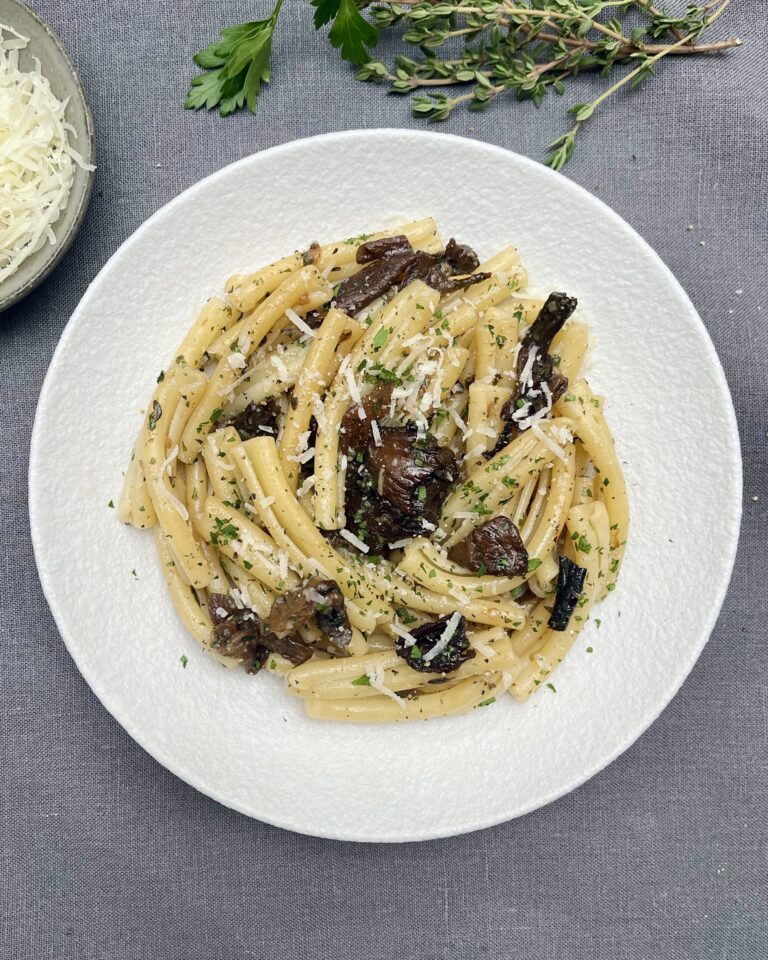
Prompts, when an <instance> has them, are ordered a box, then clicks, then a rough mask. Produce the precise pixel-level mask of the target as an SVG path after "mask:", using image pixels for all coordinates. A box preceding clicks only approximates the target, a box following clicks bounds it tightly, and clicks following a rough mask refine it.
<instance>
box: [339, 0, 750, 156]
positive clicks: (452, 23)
mask: <svg viewBox="0 0 768 960" xmlns="http://www.w3.org/2000/svg"><path fill="white" fill-rule="evenodd" d="M730 2H731V0H720V2H719V3H717V4H716V3H707V4H704V5H696V4H689V5H688V7H687V8H686V10H685V12H684V13H683V14H682V15H679V16H672V15H669V14H667V13H665V12H663V11H661V10H659V9H658V8H656V7H655V6H653V4H652V3H650V2H648V0H603V2H600V0H595V2H592V0H438V2H434V0H397V2H385V3H377V4H375V5H372V6H371V7H370V16H371V18H372V20H373V22H374V23H375V24H376V25H377V27H378V28H379V30H380V31H382V30H386V29H390V28H395V27H404V28H405V29H404V30H403V32H402V40H403V41H405V42H406V43H409V44H412V45H414V46H416V47H417V48H418V50H419V51H420V53H421V56H420V57H419V58H418V59H415V58H413V57H409V56H406V55H404V54H399V55H397V56H396V57H395V58H394V62H393V65H392V67H391V68H390V67H388V66H387V65H386V64H385V63H384V62H383V61H381V60H370V61H368V62H367V63H365V64H364V65H363V66H362V67H361V69H360V70H359V71H358V73H357V77H358V79H359V80H368V81H373V82H377V83H387V84H389V88H390V91H391V92H392V93H398V94H413V96H412V99H411V109H412V111H413V113H414V114H415V115H416V116H420V117H422V118H423V119H426V120H429V121H440V120H445V119H446V118H447V117H449V116H450V115H451V113H452V112H453V110H454V109H455V108H456V107H458V106H459V105H461V104H465V105H466V106H467V108H468V109H469V110H474V111H478V110H485V109H487V108H488V107H489V106H490V105H491V103H492V102H493V101H494V100H495V99H496V98H497V97H499V96H502V95H504V94H507V93H511V94H513V95H514V96H515V97H516V98H517V99H518V100H532V101H533V102H534V104H535V105H536V106H537V107H538V106H539V105H540V104H541V102H542V101H543V99H544V97H545V96H546V95H547V94H548V93H549V92H550V91H552V90H554V91H555V92H556V93H558V94H563V93H564V92H565V84H566V81H567V80H568V79H569V78H572V77H575V76H577V75H578V74H580V73H583V72H586V71H592V72H594V71H597V72H599V73H600V74H601V75H603V76H608V75H609V74H611V73H612V72H613V71H614V70H615V69H617V68H618V67H619V66H620V65H622V64H624V63H626V64H628V65H630V66H631V67H632V69H631V70H629V71H628V72H627V73H625V74H623V75H622V76H621V78H620V79H619V80H618V81H617V82H615V83H614V84H612V85H611V86H609V87H608V88H607V89H606V90H605V91H604V92H603V93H601V94H600V95H599V96H598V97H596V98H595V99H594V100H592V101H591V102H589V103H577V104H574V105H573V106H572V107H570V112H571V113H573V114H574V115H575V120H576V122H575V124H574V126H573V127H572V128H571V129H570V130H568V131H567V132H566V133H564V134H562V136H560V137H558V138H557V139H556V140H555V141H554V142H553V143H552V144H550V153H549V156H548V158H547V163H548V165H549V166H551V167H553V168H554V169H556V170H560V169H562V167H563V166H564V165H565V164H566V163H567V162H568V160H569V159H570V157H571V155H572V154H573V150H574V147H575V142H576V136H577V134H578V133H579V130H580V129H581V127H582V126H583V124H584V123H585V122H586V121H587V120H589V118H590V117H592V115H593V114H594V113H595V110H597V109H598V107H599V106H600V105H601V104H602V103H604V102H605V100H607V99H608V97H610V96H612V95H613V94H614V93H616V91H618V90H619V89H621V88H622V87H624V86H627V85H628V86H629V87H630V88H634V87H636V86H637V85H638V84H639V83H641V82H642V81H643V80H645V79H646V78H647V77H650V76H652V75H654V74H655V69H656V65H657V63H658V62H659V60H661V59H662V58H664V57H667V56H681V55H691V54H712V53H716V52H719V51H722V50H727V49H730V48H732V47H737V46H739V45H740V43H741V41H740V40H738V39H736V38H732V39H727V40H719V41H716V42H707V43H705V42H701V36H702V34H703V33H704V31H705V30H707V28H708V27H710V26H711V25H712V24H713V23H714V22H715V21H716V20H717V19H718V18H719V17H720V15H721V14H722V13H723V12H724V11H725V9H726V7H727V6H728V5H729V4H730ZM630 13H633V14H634V16H633V17H632V18H630V17H629V16H628V15H629V14H630ZM627 20H630V22H632V23H634V26H631V27H630V26H625V22H626V21H627ZM658 41H663V42H658ZM457 42H458V43H462V42H463V44H464V46H463V48H460V49H459V50H456V44H457ZM442 49H446V51H447V52H450V54H451V55H450V56H446V57H442V56H440V52H441V50H442ZM453 86H459V87H462V86H463V87H467V88H468V89H467V92H464V93H458V94H457V95H451V94H450V93H448V92H444V91H443V90H439V89H437V88H440V87H453ZM421 90H423V92H419V91H421Z"/></svg>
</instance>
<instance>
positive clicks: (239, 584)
mask: <svg viewBox="0 0 768 960" xmlns="http://www.w3.org/2000/svg"><path fill="white" fill-rule="evenodd" d="M527 284H528V278H527V274H526V271H525V269H524V268H523V266H522V265H521V263H520V259H519V256H518V253H517V251H516V250H515V248H514V247H507V248H505V249H504V250H502V251H500V252H499V253H497V254H496V255H495V256H493V257H491V258H490V259H489V260H487V261H485V262H484V263H481V262H480V261H479V259H478V258H477V256H476V255H475V253H474V251H472V250H471V249H470V248H469V247H466V246H464V245H462V244H458V243H456V242H455V241H454V240H450V241H449V242H448V243H447V244H443V242H442V241H441V240H440V238H439V235H438V232H437V226H436V224H435V222H434V221H433V220H432V219H430V218H425V219H423V220H418V221H414V222H413V223H409V224H407V225H405V226H404V227H402V228H400V229H399V230H392V231H386V230H385V231H381V232H379V233H375V234H370V235H361V236H358V237H352V238H349V239H346V240H343V241H339V242H336V243H327V244H324V245H322V246H321V245H320V244H318V243H312V244H310V245H309V246H308V247H307V249H306V250H303V251H298V252H296V253H293V254H289V255H288V256H286V257H283V258H282V259H280V260H278V261H276V262H275V263H272V264H269V265H267V266H265V267H262V268H261V269H259V270H257V271H255V272H254V273H250V274H248V273H246V274H238V275H235V276H233V277H231V278H230V279H229V280H228V281H227V283H226V285H225V289H226V293H225V294H224V295H223V296H222V297H221V298H218V297H214V298H212V299H211V300H209V301H208V302H207V303H206V304H205V305H204V307H203V309H202V311H201V313H200V315H199V316H198V318H197V319H196V321H195V322H194V323H193V325H192V327H191V328H190V330H189V332H188V333H187V335H186V337H185V338H184V340H183V341H182V343H181V344H180V346H179V348H178V349H177V351H176V352H175V354H174V358H173V360H172V362H171V363H170V364H169V365H168V366H167V367H166V368H165V369H164V370H163V371H162V372H161V373H160V375H159V377H158V380H157V384H156V386H155V389H154V391H153V393H152V396H151V397H150V401H149V406H148V408H147V412H146V414H145V416H144V419H143V422H142V424H141V427H140V430H139V434H138V437H137V440H136V443H135V446H134V451H133V455H132V457H131V460H130V463H129V466H128V469H127V471H126V474H125V481H124V487H123V492H122V495H121V498H120V503H119V515H120V519H121V520H123V521H124V522H125V523H127V524H131V525H132V526H134V527H137V528H140V529H147V528H153V529H154V533H155V541H156V544H157V549H158V555H159V558H160V562H161V564H162V568H163V573H164V577H165V579H166V583H167V585H168V588H169V593H170V595H171V598H172V600H173V602H174V604H175V605H176V608H177V610H178V612H179V616H180V617H181V620H182V621H183V622H184V624H185V625H186V627H187V629H188V630H189V632H190V633H192V635H193V636H194V637H195V638H196V639H198V640H199V641H200V642H201V643H202V644H203V646H204V648H205V649H206V650H208V651H210V652H211V653H213V654H214V655H215V656H216V657H217V658H218V659H219V660H221V661H222V662H223V663H224V664H226V665H227V666H230V667H238V666H242V667H244V668H245V669H247V670H248V671H249V672H251V673H256V672H266V673H274V674H275V675H277V676H280V677H282V678H283V682H284V683H285V685H286V690H287V693H288V694H289V695H291V696H294V697H298V698H300V699H302V700H303V702H304V704H305V707H306V710H307V713H308V714H309V715H310V716H311V717H315V718H318V719H327V720H345V721H353V722H354V721H356V722H371V723H374V722H387V721H398V720H411V719H428V718H433V717H440V716H446V715H450V714H454V713H463V712H466V711H469V710H473V709H476V708H480V707H486V706H489V705H491V704H492V703H495V702H496V701H497V700H498V699H499V698H500V697H501V696H502V695H503V694H505V693H509V694H511V695H512V697H514V698H515V699H517V700H518V701H523V700H526V699H527V698H528V697H530V696H531V695H532V694H533V693H534V692H535V691H536V690H537V689H538V688H539V687H540V686H542V685H545V684H546V683H547V682H548V681H547V678H549V677H550V676H551V674H552V673H553V671H554V670H555V669H556V668H557V666H558V664H559V663H560V662H561V661H562V660H563V658H564V657H565V656H566V655H567V653H568V651H569V650H570V648H571V647H572V646H573V644H574V642H575V640H576V638H577V636H578V634H579V632H580V630H581V629H582V628H583V626H584V623H585V622H586V620H587V617H588V614H589V611H590V609H591V608H592V606H593V605H594V604H595V603H597V602H599V601H600V600H601V599H603V598H604V597H605V596H606V595H607V594H608V593H610V592H611V591H612V590H613V589H614V588H615V585H616V580H617V577H618V573H619V568H620V565H621V561H622V557H623V552H624V547H625V544H626V541H627V535H628V528H629V510H628V503H627V492H626V486H625V483H624V478H623V474H622V469H621V464H620V462H619V460H618V458H617V456H616V452H615V449H614V444H613V439H612V437H611V433H610V430H609V428H608V425H607V422H606V420H605V415H604V412H603V401H602V399H601V398H600V397H598V396H596V395H595V394H593V392H592V391H591V390H590V387H589V385H588V384H587V382H586V380H585V379H584V378H583V375H582V367H583V362H584V357H585V354H586V351H587V347H588V329H587V326H586V325H585V324H584V323H582V322H580V321H579V320H578V319H577V317H576V316H574V311H575V309H576V301H575V299H573V298H572V297H569V296H567V295H566V294H562V293H552V294H550V295H549V296H548V297H546V298H542V297H539V296H537V295H535V294H534V293H532V292H528V290H527Z"/></svg>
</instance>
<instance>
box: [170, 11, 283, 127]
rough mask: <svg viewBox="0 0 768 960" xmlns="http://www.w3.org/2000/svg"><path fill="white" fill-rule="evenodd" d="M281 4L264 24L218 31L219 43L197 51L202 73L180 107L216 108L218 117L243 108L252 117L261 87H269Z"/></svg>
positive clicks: (256, 22) (195, 78) (238, 25)
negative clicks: (267, 85)
mask: <svg viewBox="0 0 768 960" xmlns="http://www.w3.org/2000/svg"><path fill="white" fill-rule="evenodd" d="M282 5H283V0H277V3H276V4H275V8H274V10H273V11H272V13H271V15H270V16H269V17H267V18H266V19H265V20H253V21H251V22H249V23H240V24H237V25H236V26H233V27H225V28H224V29H223V30H222V31H221V39H220V40H218V41H217V42H216V43H212V44H210V45H209V46H207V47H205V48H204V49H203V50H200V51H198V53H196V54H195V56H194V58H193V59H194V61H195V63H196V64H197V65H198V67H202V68H203V70H206V71H207V72H206V73H199V74H198V75H197V76H196V77H193V78H192V82H191V83H190V85H189V91H188V93H187V99H186V100H185V101H184V106H185V107H186V108H187V109H188V110H200V109H201V107H205V108H206V109H208V110H212V109H213V108H214V107H215V106H218V108H219V113H220V114H221V115H222V117H226V116H228V115H229V114H230V113H234V112H235V110H239V109H240V108H241V107H242V106H243V105H244V104H247V106H248V109H249V110H250V111H251V113H256V101H257V100H258V98H259V93H260V92H261V84H262V83H269V58H270V56H271V54H272V36H273V34H274V32H275V26H276V25H277V18H278V15H279V13H280V7H281V6H282Z"/></svg>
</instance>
